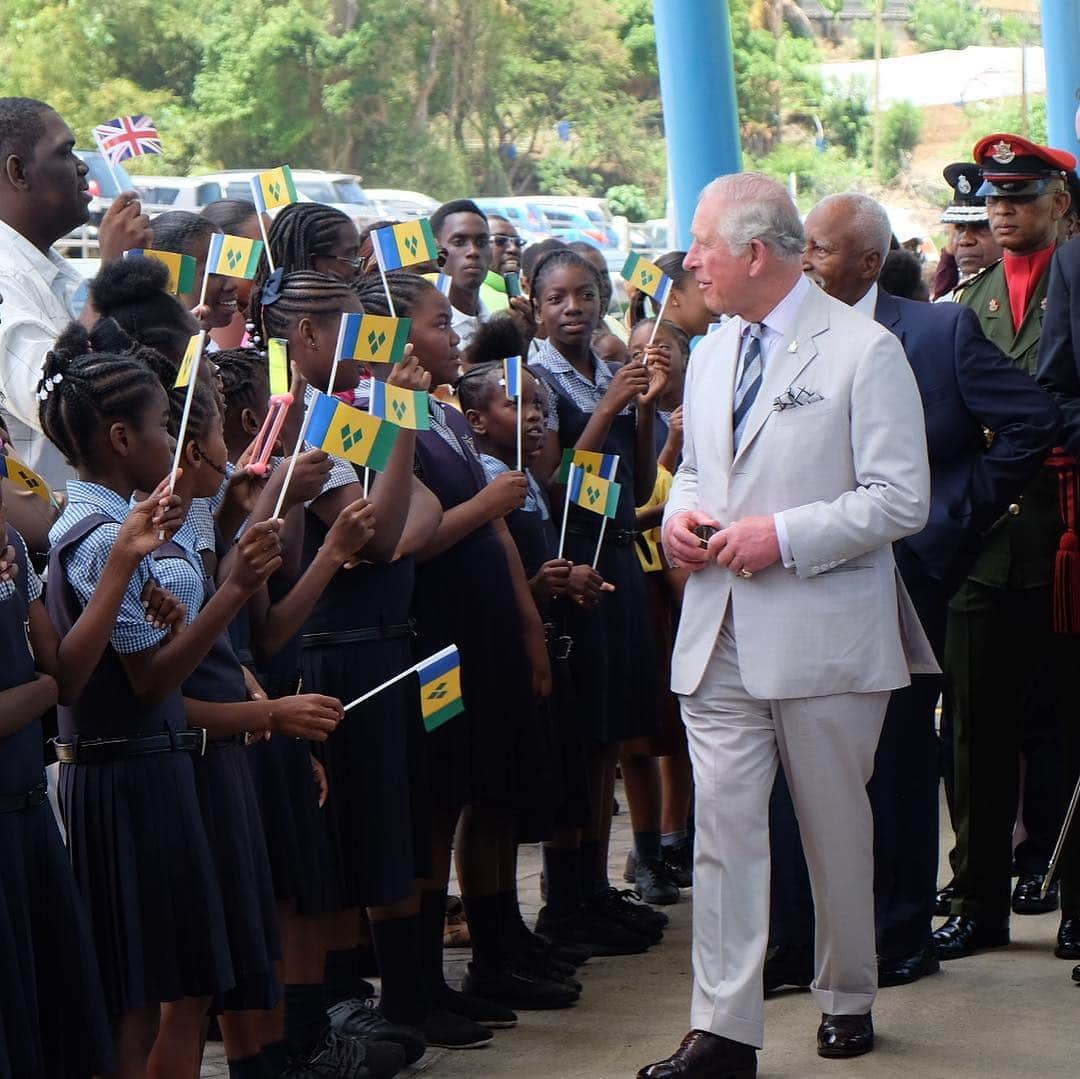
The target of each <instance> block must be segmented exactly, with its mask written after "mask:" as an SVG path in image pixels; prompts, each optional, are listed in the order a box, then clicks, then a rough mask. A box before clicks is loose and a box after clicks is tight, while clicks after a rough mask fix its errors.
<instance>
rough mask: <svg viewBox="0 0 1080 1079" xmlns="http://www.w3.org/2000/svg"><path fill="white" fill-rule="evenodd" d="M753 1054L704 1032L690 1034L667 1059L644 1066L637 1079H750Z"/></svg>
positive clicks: (754, 1072) (750, 1049)
mask: <svg viewBox="0 0 1080 1079" xmlns="http://www.w3.org/2000/svg"><path fill="white" fill-rule="evenodd" d="M756 1075H757V1050H756V1049H755V1048H754V1047H753V1046H752V1045H743V1044H742V1042H733V1041H732V1040H731V1039H730V1038H722V1037H721V1036H720V1035H719V1034H710V1033H709V1032H708V1031H707V1030H692V1031H690V1033H689V1034H687V1035H686V1037H685V1038H683V1040H682V1045H680V1046H679V1048H678V1049H676V1050H675V1052H674V1053H673V1054H672V1055H671V1056H669V1057H668V1058H667V1060H660V1061H657V1063H655V1064H647V1065H646V1066H645V1067H644V1068H642V1069H641V1071H639V1072H638V1073H637V1079H754V1076H756Z"/></svg>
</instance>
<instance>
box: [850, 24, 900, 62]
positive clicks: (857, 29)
mask: <svg viewBox="0 0 1080 1079" xmlns="http://www.w3.org/2000/svg"><path fill="white" fill-rule="evenodd" d="M851 36H852V38H853V39H854V41H855V55H856V56H858V58H859V59H860V60H873V59H874V20H873V19H863V20H861V21H859V22H857V23H855V25H854V26H853V27H852V28H851ZM881 55H882V57H889V56H895V55H896V38H895V37H893V35H892V34H891V33H890V32H889V31H888V30H882V32H881Z"/></svg>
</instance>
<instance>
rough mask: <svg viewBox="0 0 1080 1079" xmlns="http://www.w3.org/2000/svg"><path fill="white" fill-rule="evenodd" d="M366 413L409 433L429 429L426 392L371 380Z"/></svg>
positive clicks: (429, 421)
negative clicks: (369, 402) (369, 401)
mask: <svg viewBox="0 0 1080 1079" xmlns="http://www.w3.org/2000/svg"><path fill="white" fill-rule="evenodd" d="M368 411H369V412H370V414H371V415H372V416H375V417H377V418H378V419H380V420H389V421H390V422H391V423H393V424H397V426H398V427H406V428H408V429H409V430H410V431H427V430H429V429H430V427H431V420H430V417H429V416H428V392H427V390H404V389H402V388H401V387H400V386H391V385H390V384H389V383H387V382H380V381H379V380H378V379H374V378H373V379H372V380H371V406H370V408H369V410H368Z"/></svg>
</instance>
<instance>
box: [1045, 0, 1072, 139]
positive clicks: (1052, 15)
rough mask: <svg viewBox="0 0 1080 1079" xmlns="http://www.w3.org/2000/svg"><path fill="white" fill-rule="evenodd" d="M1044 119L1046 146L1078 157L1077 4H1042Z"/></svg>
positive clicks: (1053, 0) (1054, 0)
mask: <svg viewBox="0 0 1080 1079" xmlns="http://www.w3.org/2000/svg"><path fill="white" fill-rule="evenodd" d="M1042 36H1043V48H1044V49H1045V50H1046V115H1047V120H1048V121H1049V127H1050V145H1051V146H1056V147H1057V148H1058V149H1059V150H1068V151H1070V153H1074V154H1076V156H1077V157H1080V139H1078V138H1077V135H1076V108H1077V105H1078V104H1080V102H1078V101H1077V92H1078V91H1080V0H1042Z"/></svg>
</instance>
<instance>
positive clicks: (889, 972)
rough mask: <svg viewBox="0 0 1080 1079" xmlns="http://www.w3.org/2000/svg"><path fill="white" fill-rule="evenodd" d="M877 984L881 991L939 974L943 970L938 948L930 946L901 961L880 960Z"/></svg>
mask: <svg viewBox="0 0 1080 1079" xmlns="http://www.w3.org/2000/svg"><path fill="white" fill-rule="evenodd" d="M877 969H878V975H877V983H878V988H879V989H888V988H889V987H890V986H894V985H911V983H912V982H917V981H918V980H919V979H920V978H925V977H926V976H927V975H928V974H937V972H938V971H939V970H941V961H940V960H939V959H938V954H937V948H935V947H934V945H933V944H928V945H927V946H926V947H925V948H923V949H922V950H921V951H918V952H916V953H915V954H914V955H906V956H903V957H902V958H900V959H886V958H879V959H878V968H877Z"/></svg>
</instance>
